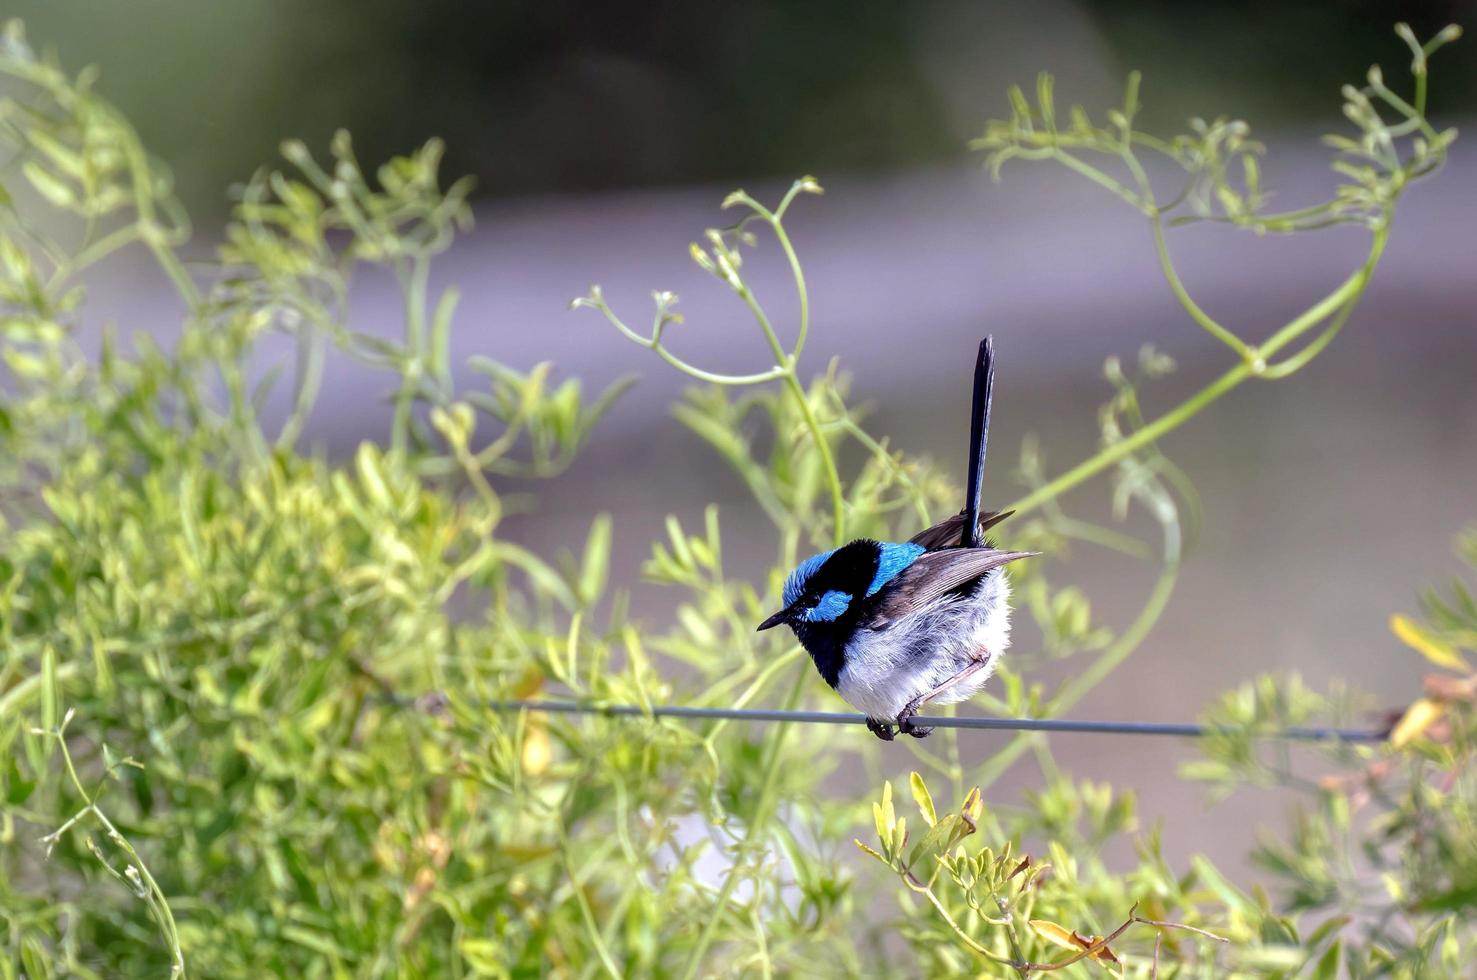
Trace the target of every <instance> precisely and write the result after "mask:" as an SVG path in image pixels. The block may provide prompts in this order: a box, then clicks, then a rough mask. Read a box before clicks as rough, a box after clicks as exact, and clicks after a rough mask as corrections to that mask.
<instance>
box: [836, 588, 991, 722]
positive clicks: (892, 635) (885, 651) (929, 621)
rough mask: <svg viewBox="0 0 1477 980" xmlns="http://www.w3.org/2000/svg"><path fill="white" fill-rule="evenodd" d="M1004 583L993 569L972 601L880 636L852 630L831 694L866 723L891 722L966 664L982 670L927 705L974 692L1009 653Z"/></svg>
mask: <svg viewBox="0 0 1477 980" xmlns="http://www.w3.org/2000/svg"><path fill="white" fill-rule="evenodd" d="M1009 599H1010V583H1009V582H1008V581H1007V580H1006V578H1005V570H1004V569H1002V568H997V569H995V570H994V571H992V572H990V573H989V574H988V575H986V576H985V577H984V578H982V579H981V580H980V583H979V585H977V586H976V587H975V590H974V592H973V593H972V594H970V595H969V596H965V597H960V598H958V599H953V600H949V601H947V602H941V603H939V604H937V605H935V606H931V607H929V608H927V609H923V610H920V611H918V612H915V613H913V614H911V615H909V616H906V617H904V618H903V619H900V620H898V621H897V622H895V623H892V624H891V625H889V626H888V627H887V628H886V629H883V630H875V631H874V630H859V631H858V632H857V633H856V635H855V636H853V637H852V638H851V641H850V642H849V643H847V645H846V652H845V659H844V662H843V663H842V666H841V672H840V674H839V676H838V677H837V681H836V690H837V692H838V693H839V694H840V695H841V696H842V697H843V698H845V699H846V700H847V702H849V703H850V704H851V705H853V706H854V707H856V708H857V709H858V710H860V711H863V712H865V713H866V715H867V717H869V718H876V719H878V720H890V719H893V718H896V717H897V715H898V713H899V712H901V711H902V710H903V707H904V706H905V705H907V703H908V702H909V701H911V700H913V699H914V698H916V697H918V696H919V695H920V694H923V693H925V692H927V691H931V690H933V689H934V688H936V687H938V686H939V685H940V684H942V683H944V682H945V681H946V680H948V679H949V678H950V677H953V676H954V675H955V674H957V673H959V671H961V670H963V669H964V668H965V667H968V666H969V665H970V664H971V663H975V662H978V661H981V660H983V661H985V662H986V663H987V665H988V666H986V667H985V668H983V669H982V670H980V671H979V672H977V673H975V674H973V675H972V676H970V678H969V679H968V680H966V681H964V682H963V683H960V684H958V685H955V686H954V687H952V688H950V689H949V690H948V691H945V692H944V693H943V694H941V695H939V697H937V698H935V699H934V700H933V701H930V702H929V703H930V704H953V703H955V702H958V701H964V700H967V699H969V698H971V697H973V696H974V695H975V694H977V693H978V692H979V690H980V689H981V688H983V687H984V686H985V682H986V681H987V680H989V679H990V675H991V674H992V673H994V670H995V664H996V663H998V662H999V658H1000V655H1001V654H1003V653H1004V652H1005V649H1006V647H1008V646H1010V606H1009Z"/></svg>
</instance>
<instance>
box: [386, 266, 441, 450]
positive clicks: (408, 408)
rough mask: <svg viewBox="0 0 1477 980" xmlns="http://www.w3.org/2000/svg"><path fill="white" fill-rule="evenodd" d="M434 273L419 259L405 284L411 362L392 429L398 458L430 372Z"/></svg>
mask: <svg viewBox="0 0 1477 980" xmlns="http://www.w3.org/2000/svg"><path fill="white" fill-rule="evenodd" d="M430 271H431V268H430V262H429V261H428V260H427V258H426V256H424V255H417V256H416V257H415V258H414V259H413V260H412V262H411V267H410V275H409V276H405V277H403V278H402V280H401V282H402V288H403V290H404V293H405V351H406V354H407V355H408V357H409V361H408V362H407V363H406V365H405V378H404V380H403V381H401V383H400V391H399V392H398V393H397V394H396V395H395V419H394V423H393V424H392V427H391V429H390V450H391V452H394V453H396V454H403V453H404V452H405V450H406V449H407V448H408V447H409V444H410V425H411V413H412V412H413V411H414V409H415V393H416V389H417V388H418V387H419V385H420V379H421V375H422V373H424V371H425V369H426V356H425V355H426V351H425V333H426V329H425V315H426V285H427V282H426V281H427V278H428V277H429V275H430Z"/></svg>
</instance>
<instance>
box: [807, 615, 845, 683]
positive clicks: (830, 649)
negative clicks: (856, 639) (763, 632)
mask: <svg viewBox="0 0 1477 980" xmlns="http://www.w3.org/2000/svg"><path fill="white" fill-rule="evenodd" d="M848 618H850V617H848ZM794 629H795V638H796V639H798V640H799V641H800V645H801V646H803V647H804V648H805V652H806V653H808V654H810V659H811V660H813V661H815V669H816V670H818V671H820V674H821V677H823V678H825V681H826V683H827V684H829V685H831V686H832V687H835V686H836V684H837V682H838V681H839V680H840V678H841V665H842V664H843V663H845V662H846V644H847V641H849V640H850V639H851V635H852V634H853V633H854V632H856V623H855V621H854V620H853V621H852V622H849V623H844V624H843V623H841V622H835V623H796V624H795V625H794Z"/></svg>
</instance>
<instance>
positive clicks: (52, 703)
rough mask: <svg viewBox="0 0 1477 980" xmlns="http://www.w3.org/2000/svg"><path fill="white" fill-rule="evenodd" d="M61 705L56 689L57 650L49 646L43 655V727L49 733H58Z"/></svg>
mask: <svg viewBox="0 0 1477 980" xmlns="http://www.w3.org/2000/svg"><path fill="white" fill-rule="evenodd" d="M60 703H61V697H60V694H59V693H58V691H57V687H56V650H55V648H53V647H49V646H48V647H47V648H46V649H45V650H43V651H42V653H41V727H42V728H44V729H46V730H47V731H48V732H52V731H56V720H57V715H58V713H59V707H58V706H59V705H60Z"/></svg>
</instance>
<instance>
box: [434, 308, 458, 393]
mask: <svg viewBox="0 0 1477 980" xmlns="http://www.w3.org/2000/svg"><path fill="white" fill-rule="evenodd" d="M460 299H461V293H460V292H458V291H457V290H456V288H455V287H453V288H450V289H447V290H446V291H445V292H444V293H442V294H441V299H440V300H438V301H437V303H436V312H435V314H434V315H433V316H432V318H431V372H432V373H433V374H434V376H435V378H436V380H437V381H439V382H441V383H442V384H443V385H446V386H448V387H449V386H450V384H451V322H452V319H453V318H454V317H455V316H456V304H457V301H458V300H460Z"/></svg>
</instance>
